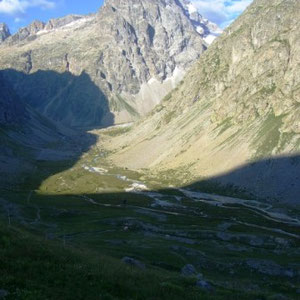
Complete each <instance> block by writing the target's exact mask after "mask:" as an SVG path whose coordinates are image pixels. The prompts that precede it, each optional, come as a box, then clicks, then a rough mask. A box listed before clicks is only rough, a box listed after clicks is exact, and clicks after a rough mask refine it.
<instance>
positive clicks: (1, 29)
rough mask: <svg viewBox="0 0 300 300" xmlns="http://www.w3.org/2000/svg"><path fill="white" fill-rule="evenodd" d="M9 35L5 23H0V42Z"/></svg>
mask: <svg viewBox="0 0 300 300" xmlns="http://www.w3.org/2000/svg"><path fill="white" fill-rule="evenodd" d="M9 36H10V32H9V29H8V27H7V25H6V24H4V23H0V44H1V43H2V42H3V41H5V40H6V39H7V38H8V37H9Z"/></svg>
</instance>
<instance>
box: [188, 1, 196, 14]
mask: <svg viewBox="0 0 300 300" xmlns="http://www.w3.org/2000/svg"><path fill="white" fill-rule="evenodd" d="M187 8H188V11H189V14H190V15H191V14H193V13H197V12H198V10H197V8H196V7H195V6H194V5H193V4H192V3H189V4H188V5H187Z"/></svg>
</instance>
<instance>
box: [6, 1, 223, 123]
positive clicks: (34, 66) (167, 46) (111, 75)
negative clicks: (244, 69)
mask: <svg viewBox="0 0 300 300" xmlns="http://www.w3.org/2000/svg"><path fill="white" fill-rule="evenodd" d="M218 33H219V30H218V28H217V27H216V26H215V25H214V24H212V23H210V22H209V21H207V20H205V19H203V18H202V17H201V16H200V15H199V14H198V13H197V12H196V11H195V9H193V8H192V6H191V4H190V2H189V1H186V0H185V1H177V0H168V1H165V0H155V1H146V0H131V3H130V5H128V1H115V0H107V1H105V4H104V5H103V7H102V8H101V9H100V11H99V12H98V13H96V14H94V15H89V16H67V17H64V18H61V19H58V20H50V21H49V22H48V23H47V24H44V23H42V22H39V21H35V22H33V23H32V24H31V25H29V26H28V27H25V28H22V29H20V30H19V32H18V33H16V34H15V35H13V36H11V37H9V38H7V39H6V40H5V42H4V43H3V44H2V46H1V47H0V67H1V69H3V70H4V69H15V70H17V71H22V72H24V73H26V74H34V73H36V72H37V71H38V70H44V71H45V70H51V71H55V72H60V73H62V72H69V73H72V75H74V76H77V77H80V76H81V75H82V74H87V76H88V77H89V78H90V79H91V81H92V82H93V84H94V85H95V86H96V87H97V88H98V90H99V91H98V93H99V94H101V96H99V97H96V96H95V93H94V92H91V91H89V90H85V89H84V84H83V83H82V82H81V80H77V81H75V82H72V81H69V82H68V83H64V84H63V87H61V86H55V83H53V82H45V81H44V80H43V79H42V78H40V79H39V80H36V81H35V82H34V84H32V82H30V84H29V83H28V82H27V81H25V79H24V77H22V76H19V77H15V76H13V74H12V73H9V74H7V76H6V78H7V79H8V80H9V81H10V82H11V83H12V84H13V85H14V88H15V90H16V91H17V93H18V94H19V95H22V97H23V95H25V98H24V100H26V101H27V102H28V103H29V104H31V105H33V106H34V107H35V108H36V109H38V110H39V111H40V112H41V113H43V114H44V115H46V116H47V117H50V118H52V119H54V120H55V121H61V122H63V123H65V124H67V125H74V126H78V125H81V126H95V125H108V124H111V123H112V120H111V118H110V117H109V116H108V115H109V109H110V111H111V112H112V113H113V114H114V117H113V119H114V120H113V122H116V123H118V122H127V121H131V120H134V119H136V118H137V117H138V116H139V115H143V114H145V113H146V112H149V111H150V110H151V109H152V108H153V107H154V106H155V105H156V104H157V103H159V102H160V100H161V99H162V98H163V96H165V95H166V94H167V93H168V92H169V91H170V90H171V89H172V88H174V87H175V86H176V85H177V83H178V82H179V81H180V80H181V79H182V77H183V75H184V73H185V72H186V70H187V69H188V68H189V67H190V65H191V63H192V62H194V61H195V59H197V58H198V57H199V56H200V55H201V54H202V52H203V51H204V50H205V49H206V47H207V45H208V43H207V42H206V41H205V40H207V41H209V42H210V41H211V40H212V38H211V37H212V35H215V34H218ZM64 87H66V88H64ZM44 90H46V91H48V92H47V93H44V94H43V97H42V98H41V97H40V96H39V97H37V96H36V95H37V94H39V95H41V94H42V93H41V91H44ZM49 90H51V91H52V92H49ZM70 90H78V91H83V94H84V95H80V96H78V95H77V94H74V93H73V94H72V93H69V91H70ZM105 98H107V99H108V101H109V109H107V107H106V102H107V101H106V100H105ZM78 101H82V102H84V103H85V105H86V106H88V107H89V108H90V109H91V111H93V112H94V115H91V114H88V115H87V116H86V119H85V120H80V121H78V120H79V119H80V118H81V117H82V112H81V111H80V109H78ZM79 106H81V104H80V105H79ZM46 107H47V108H46ZM61 107H64V110H63V111H64V113H63V114H57V111H61ZM99 118H100V119H101V121H99ZM78 123H79V124H78Z"/></svg>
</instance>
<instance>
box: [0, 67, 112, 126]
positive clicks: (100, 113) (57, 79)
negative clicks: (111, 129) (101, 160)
mask: <svg viewBox="0 0 300 300" xmlns="http://www.w3.org/2000/svg"><path fill="white" fill-rule="evenodd" d="M1 74H2V76H3V78H4V79H5V80H7V81H8V82H9V83H10V84H11V86H12V88H13V89H14V91H15V92H16V94H18V95H19V97H20V98H21V99H22V100H23V101H24V102H26V103H27V104H29V105H31V106H32V107H33V108H35V109H36V110H37V111H39V112H40V113H41V114H42V115H44V116H45V117H47V118H49V119H52V120H53V121H55V122H61V123H63V124H64V125H65V126H69V127H94V128H97V127H103V126H110V125H112V124H113V123H114V116H113V114H111V113H110V108H109V105H108V101H107V99H106V97H105V95H104V94H103V92H102V91H101V90H100V89H99V87H98V86H96V85H95V84H94V83H93V82H92V80H91V79H90V76H89V75H88V74H87V73H85V72H82V73H81V74H80V75H79V76H75V75H73V74H71V73H70V72H64V73H58V72H55V71H41V70H39V71H37V72H35V73H32V74H26V73H23V72H18V71H16V70H13V69H7V70H3V71H1ZM33 87H34V88H33Z"/></svg>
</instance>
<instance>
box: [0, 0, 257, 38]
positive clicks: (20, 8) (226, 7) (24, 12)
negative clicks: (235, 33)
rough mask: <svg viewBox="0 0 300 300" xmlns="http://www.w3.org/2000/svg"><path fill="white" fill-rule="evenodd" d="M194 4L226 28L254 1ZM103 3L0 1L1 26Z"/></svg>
mask: <svg viewBox="0 0 300 300" xmlns="http://www.w3.org/2000/svg"><path fill="white" fill-rule="evenodd" d="M128 1H130V0H128ZM149 1H152V0H149ZM191 1H192V2H193V4H194V5H195V6H196V7H197V8H198V10H199V12H200V13H201V14H202V15H203V16H204V17H206V18H208V19H209V20H211V21H213V22H215V23H217V24H218V25H220V26H221V27H223V28H224V27H226V26H227V25H228V24H230V23H231V22H232V21H233V20H234V19H235V18H236V17H237V16H238V15H240V14H241V13H242V12H243V11H244V9H245V8H246V7H247V6H248V5H249V4H250V3H251V2H252V0H191ZM102 3H103V0H0V23H1V22H4V23H6V24H7V25H8V26H9V28H10V30H11V32H12V33H14V32H16V31H17V30H18V29H19V28H20V27H23V26H26V25H28V24H29V23H31V22H32V21H33V20H35V19H38V20H41V21H44V22H46V21H48V20H49V19H50V18H58V17H62V16H65V15H68V14H88V13H91V12H96V11H97V10H98V9H99V8H100V6H101V5H102Z"/></svg>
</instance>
